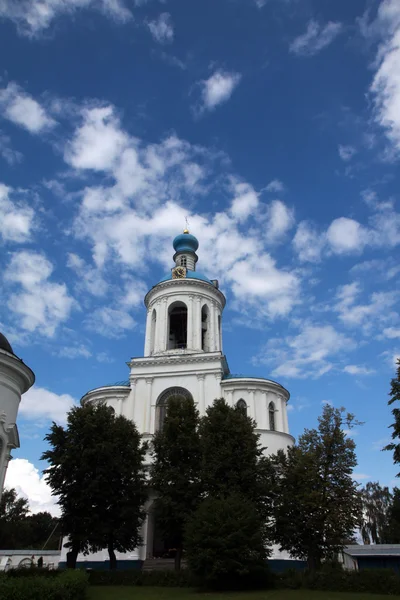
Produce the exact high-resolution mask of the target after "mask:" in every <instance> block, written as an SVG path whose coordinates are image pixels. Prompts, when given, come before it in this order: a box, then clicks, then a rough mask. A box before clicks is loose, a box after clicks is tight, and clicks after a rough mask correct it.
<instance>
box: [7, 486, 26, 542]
mask: <svg viewBox="0 0 400 600" xmlns="http://www.w3.org/2000/svg"><path fill="white" fill-rule="evenodd" d="M28 512H29V504H28V500H26V499H25V498H18V497H17V492H16V490H15V489H14V488H11V489H9V490H7V489H6V490H4V491H3V494H2V497H1V501H0V548H1V549H4V550H6V549H7V550H17V549H19V548H20V547H21V546H20V544H21V540H23V539H24V537H25V536H26V519H27V515H28Z"/></svg>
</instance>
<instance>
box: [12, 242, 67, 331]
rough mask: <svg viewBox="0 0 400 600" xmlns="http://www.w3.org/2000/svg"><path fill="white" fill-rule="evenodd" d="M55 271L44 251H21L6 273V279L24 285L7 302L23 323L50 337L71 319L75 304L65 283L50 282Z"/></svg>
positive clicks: (16, 254) (24, 326) (25, 326)
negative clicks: (43, 253) (61, 324)
mask: <svg viewBox="0 0 400 600" xmlns="http://www.w3.org/2000/svg"><path fill="white" fill-rule="evenodd" d="M52 272H53V265H52V264H51V263H50V262H49V261H48V260H47V258H45V257H44V256H43V255H42V254H38V253H35V252H28V251H20V252H16V253H15V254H13V255H12V258H11V261H10V263H9V265H8V267H7V269H6V272H5V275H4V279H5V281H6V282H8V283H10V284H12V285H20V287H21V289H20V290H19V291H18V292H15V293H12V294H11V295H10V297H9V301H8V307H9V309H10V310H11V311H13V312H14V313H16V314H17V315H19V317H20V326H21V327H22V328H23V329H26V330H28V331H31V332H32V331H39V333H40V334H42V335H44V336H48V337H53V336H54V333H55V331H56V329H57V327H58V325H59V324H60V323H62V322H64V321H65V320H67V319H68V317H69V315H70V312H71V309H72V307H73V305H74V301H73V299H72V298H71V297H70V296H69V295H68V291H67V287H66V285H65V284H64V283H62V284H58V283H52V282H51V281H49V277H50V275H51V274H52Z"/></svg>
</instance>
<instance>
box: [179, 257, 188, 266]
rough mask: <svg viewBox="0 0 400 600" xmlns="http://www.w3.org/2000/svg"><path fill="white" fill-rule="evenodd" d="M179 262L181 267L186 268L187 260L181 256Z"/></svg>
mask: <svg viewBox="0 0 400 600" xmlns="http://www.w3.org/2000/svg"><path fill="white" fill-rule="evenodd" d="M180 262H181V267H187V258H186V256H181V258H180Z"/></svg>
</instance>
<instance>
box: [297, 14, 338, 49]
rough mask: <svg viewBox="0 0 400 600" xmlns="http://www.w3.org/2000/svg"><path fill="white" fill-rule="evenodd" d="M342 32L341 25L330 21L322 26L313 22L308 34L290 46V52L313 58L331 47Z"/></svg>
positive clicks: (299, 37)
mask: <svg viewBox="0 0 400 600" xmlns="http://www.w3.org/2000/svg"><path fill="white" fill-rule="evenodd" d="M342 31H343V26H342V24H341V23H336V22H333V21H329V23H327V24H326V25H324V26H322V25H320V24H319V23H318V22H317V21H314V20H311V21H309V23H308V25H307V30H306V32H305V33H303V34H302V35H299V36H298V37H297V38H295V39H294V40H293V42H292V43H291V44H290V48H289V49H290V52H292V53H293V54H297V55H301V56H313V55H314V54H317V53H318V52H320V51H321V50H323V49H324V48H326V47H327V46H329V44H331V43H332V42H333V41H334V40H335V38H337V36H338V35H339V34H340V33H341V32H342Z"/></svg>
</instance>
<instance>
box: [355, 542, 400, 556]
mask: <svg viewBox="0 0 400 600" xmlns="http://www.w3.org/2000/svg"><path fill="white" fill-rule="evenodd" d="M345 552H347V554H350V555H351V556H400V544H365V545H357V544H352V545H351V546H346V547H345Z"/></svg>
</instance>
